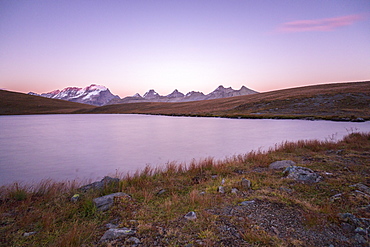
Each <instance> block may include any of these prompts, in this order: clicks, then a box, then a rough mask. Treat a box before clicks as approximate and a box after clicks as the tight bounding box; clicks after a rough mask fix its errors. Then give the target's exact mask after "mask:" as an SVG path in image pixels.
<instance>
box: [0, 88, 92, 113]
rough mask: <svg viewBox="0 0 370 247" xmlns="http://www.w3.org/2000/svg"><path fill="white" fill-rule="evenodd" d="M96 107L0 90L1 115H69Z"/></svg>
mask: <svg viewBox="0 0 370 247" xmlns="http://www.w3.org/2000/svg"><path fill="white" fill-rule="evenodd" d="M92 108H94V106H91V105H85V104H80V103H74V102H69V101H65V100H58V99H48V98H44V97H40V96H33V95H27V94H23V93H16V92H9V91H5V90H0V115H20V114H67V113H72V112H74V111H76V110H80V109H92Z"/></svg>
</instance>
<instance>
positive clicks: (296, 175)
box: [284, 166, 322, 183]
mask: <svg viewBox="0 0 370 247" xmlns="http://www.w3.org/2000/svg"><path fill="white" fill-rule="evenodd" d="M284 173H285V174H286V173H288V176H287V178H290V179H293V180H296V181H300V182H308V183H317V182H320V181H321V180H322V177H321V176H320V175H318V174H316V173H315V172H314V171H312V170H311V169H309V168H307V167H301V166H289V167H287V168H286V169H285V171H284Z"/></svg>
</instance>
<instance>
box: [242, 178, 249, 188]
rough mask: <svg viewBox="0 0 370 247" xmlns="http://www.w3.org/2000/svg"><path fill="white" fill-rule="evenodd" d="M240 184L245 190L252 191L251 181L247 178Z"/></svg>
mask: <svg viewBox="0 0 370 247" xmlns="http://www.w3.org/2000/svg"><path fill="white" fill-rule="evenodd" d="M240 184H241V187H242V188H243V189H250V187H251V181H249V180H248V179H246V178H242V181H241V182H240Z"/></svg>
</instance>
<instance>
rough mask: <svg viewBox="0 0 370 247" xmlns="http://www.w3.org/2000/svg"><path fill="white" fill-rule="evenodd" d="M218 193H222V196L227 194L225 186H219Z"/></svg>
mask: <svg viewBox="0 0 370 247" xmlns="http://www.w3.org/2000/svg"><path fill="white" fill-rule="evenodd" d="M217 191H218V192H220V193H221V194H225V188H224V186H218V189H217Z"/></svg>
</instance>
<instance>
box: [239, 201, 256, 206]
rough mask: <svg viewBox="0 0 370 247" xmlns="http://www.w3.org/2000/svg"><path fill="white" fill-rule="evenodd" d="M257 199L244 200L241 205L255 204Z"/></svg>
mask: <svg viewBox="0 0 370 247" xmlns="http://www.w3.org/2000/svg"><path fill="white" fill-rule="evenodd" d="M255 202H256V201H255V200H252V201H244V202H241V203H240V205H242V206H250V205H252V204H254V203H255Z"/></svg>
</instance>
